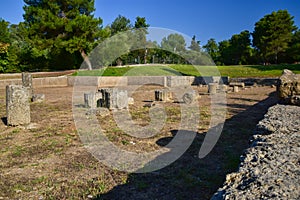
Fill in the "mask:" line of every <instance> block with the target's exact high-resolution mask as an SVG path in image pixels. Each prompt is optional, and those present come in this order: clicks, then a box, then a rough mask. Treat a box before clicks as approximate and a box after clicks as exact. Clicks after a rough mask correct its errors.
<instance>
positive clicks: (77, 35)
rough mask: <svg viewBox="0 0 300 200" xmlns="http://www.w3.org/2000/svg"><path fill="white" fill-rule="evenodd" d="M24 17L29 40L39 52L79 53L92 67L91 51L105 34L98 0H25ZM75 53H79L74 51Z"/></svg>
mask: <svg viewBox="0 0 300 200" xmlns="http://www.w3.org/2000/svg"><path fill="white" fill-rule="evenodd" d="M24 2H25V6H24V11H25V14H24V20H25V25H26V28H27V30H28V32H27V36H28V39H29V42H30V43H31V44H32V46H33V47H34V48H33V50H34V52H35V53H36V54H37V56H42V57H45V58H49V56H50V57H51V56H53V55H51V53H53V52H57V53H56V55H57V54H60V55H62V54H72V55H75V54H76V52H77V53H79V54H80V55H81V57H82V59H83V60H84V61H85V64H86V66H87V68H88V69H92V66H91V63H90V61H89V58H88V55H87V54H88V52H89V51H90V50H91V49H92V48H93V47H94V44H95V41H96V40H98V39H100V37H101V24H102V20H101V19H100V18H95V17H94V15H93V13H94V11H95V8H94V0H24ZM74 53H75V54H74Z"/></svg>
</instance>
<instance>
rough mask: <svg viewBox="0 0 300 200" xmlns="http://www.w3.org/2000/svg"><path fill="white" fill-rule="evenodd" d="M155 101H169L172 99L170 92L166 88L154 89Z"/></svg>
mask: <svg viewBox="0 0 300 200" xmlns="http://www.w3.org/2000/svg"><path fill="white" fill-rule="evenodd" d="M154 93H155V101H164V102H166V101H170V100H171V99H172V93H171V92H170V91H169V90H168V89H162V90H155V91H154Z"/></svg>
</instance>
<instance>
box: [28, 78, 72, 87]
mask: <svg viewBox="0 0 300 200" xmlns="http://www.w3.org/2000/svg"><path fill="white" fill-rule="evenodd" d="M32 85H33V87H34V88H39V87H66V86H68V76H60V77H46V78H34V79H32Z"/></svg>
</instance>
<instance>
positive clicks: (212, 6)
mask: <svg viewBox="0 0 300 200" xmlns="http://www.w3.org/2000/svg"><path fill="white" fill-rule="evenodd" d="M23 5H24V3H23V0H1V3H0V17H1V18H3V19H5V20H7V21H9V22H11V23H18V22H21V21H23V17H22V15H23V8H22V7H23ZM95 7H96V12H95V16H96V17H101V18H102V19H103V25H104V26H105V25H108V24H110V23H111V22H112V21H113V20H114V19H115V18H116V17H117V16H118V15H119V14H120V15H123V16H125V17H127V18H129V19H130V20H131V21H132V23H134V21H135V17H136V16H141V17H146V20H147V23H148V24H150V25H151V26H153V27H161V28H168V29H172V30H175V31H178V32H181V33H184V34H186V35H188V36H190V37H192V36H193V35H196V37H197V39H198V40H200V41H201V44H202V45H203V44H205V43H206V42H207V40H208V39H209V38H215V39H216V40H217V41H221V40H224V39H229V38H230V37H231V36H232V35H233V34H236V33H240V32H241V31H243V30H249V31H251V32H252V31H253V29H254V24H255V22H257V21H258V20H259V19H260V18H262V17H263V16H264V15H266V14H269V13H271V12H272V11H277V10H279V9H286V10H288V11H289V13H290V14H291V15H292V16H294V17H295V18H294V21H295V24H296V25H297V26H298V27H299V28H300V1H299V0H96V1H95Z"/></svg>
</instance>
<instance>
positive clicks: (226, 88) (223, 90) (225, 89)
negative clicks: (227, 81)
mask: <svg viewBox="0 0 300 200" xmlns="http://www.w3.org/2000/svg"><path fill="white" fill-rule="evenodd" d="M219 89H220V91H221V92H227V90H228V87H227V85H224V84H223V85H220V86H219Z"/></svg>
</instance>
